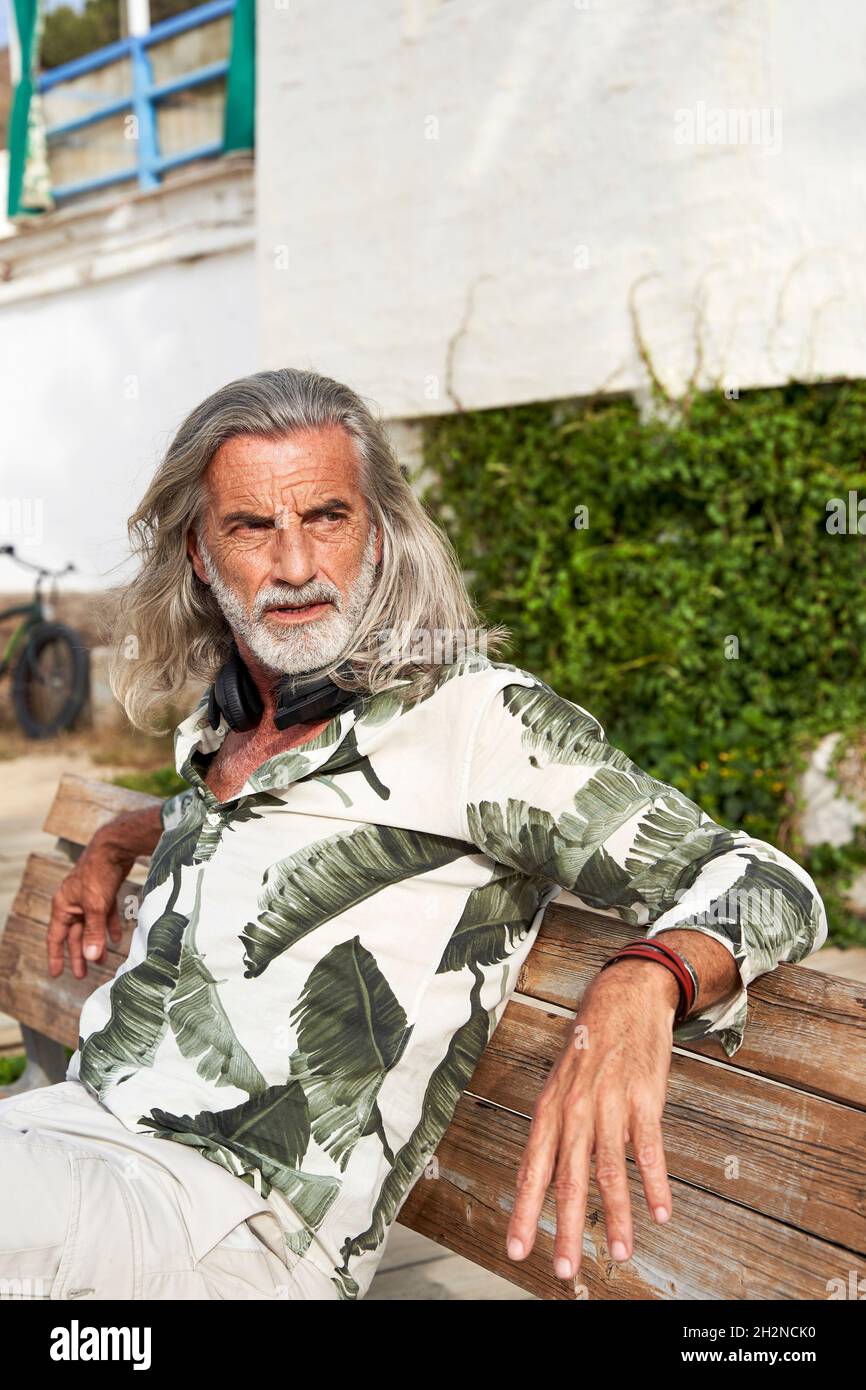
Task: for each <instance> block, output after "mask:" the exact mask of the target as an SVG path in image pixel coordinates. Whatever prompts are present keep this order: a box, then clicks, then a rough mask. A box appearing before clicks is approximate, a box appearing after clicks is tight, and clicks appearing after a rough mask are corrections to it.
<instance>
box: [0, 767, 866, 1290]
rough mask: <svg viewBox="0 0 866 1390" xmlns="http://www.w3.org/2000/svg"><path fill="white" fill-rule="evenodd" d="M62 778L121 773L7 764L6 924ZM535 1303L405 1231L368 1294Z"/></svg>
mask: <svg viewBox="0 0 866 1390" xmlns="http://www.w3.org/2000/svg"><path fill="white" fill-rule="evenodd" d="M63 772H75V773H77V774H78V775H79V776H82V777H97V778H100V779H103V780H108V779H109V778H110V777H112V776H113V775H114V769H112V768H109V767H106V766H105V765H99V766H97V765H95V764H94V763H93V762H91V760H90V759H89V758H88V757H87V756H86V754H83V753H80V754H71V753H69V752H64V753H63V754H61V755H58V754H53V753H51V752H50V751H49V750H45V751H44V752H38V753H33V754H28V755H26V756H24V757H18V758H13V759H10V760H8V761H5V762H2V763H0V776H2V780H3V788H4V796H3V803H2V805H3V809H2V811H0V832H2V833H0V923H2V922H4V921H5V920H6V915H7V913H8V911H9V907H10V905H11V902H12V898H13V896H14V894H15V892H16V890H17V887H18V884H19V882H20V879H21V873H22V869H23V866H24V861H25V859H26V857H27V855H28V854H29V853H31V852H32V851H33V850H37V849H40V848H42V849H45V850H49V851H50V850H51V849H52V847H53V843H54V842H53V840H52V839H51V838H50V837H49V836H47V835H45V834H43V832H42V822H43V820H44V819H45V815H46V813H47V811H48V808H49V806H50V804H51V800H52V797H53V795H54V790H55V787H56V786H57V782H58V780H59V778H60V776H61V773H63ZM804 964H806V965H808V966H810V967H811V968H812V969H816V970H823V971H825V972H828V973H830V974H836V975H843V976H847V977H848V978H851V979H857V980H864V981H866V950H861V949H852V950H846V951H842V950H838V949H836V948H833V947H830V948H826V949H825V950H823V951H819V952H818V953H817V954H816V955H814V956H810V957H809V959H808V960H807V961H805V962H804ZM19 1042H20V1033H19V1032H18V1028H17V1025H16V1024H15V1022H14V1020H12V1019H10V1018H7V1017H6V1016H5V1015H3V1014H0V1050H8V1049H9V1048H10V1047H13V1048H16V1050H17V1047H16V1045H17V1044H18V1043H19ZM532 1297H533V1296H532V1295H531V1294H526V1293H524V1292H523V1291H522V1290H520V1289H516V1288H514V1286H513V1285H511V1284H509V1283H508V1282H507V1281H506V1280H504V1279H499V1278H497V1277H496V1276H495V1275H492V1274H488V1273H487V1272H486V1271H485V1270H483V1269H480V1268H479V1267H478V1266H477V1265H474V1264H472V1263H471V1262H470V1261H469V1260H464V1259H462V1258H461V1257H460V1256H459V1255H451V1254H449V1253H448V1251H447V1250H444V1249H443V1248H442V1246H440V1245H436V1244H435V1243H434V1242H433V1241H430V1240H427V1239H426V1238H425V1237H424V1236H419V1235H416V1234H415V1233H414V1232H413V1231H408V1230H406V1229H405V1228H404V1227H402V1226H400V1225H397V1226H395V1227H394V1228H393V1230H392V1232H391V1237H390V1239H389V1242H388V1249H387V1251H386V1253H385V1256H384V1257H383V1260H382V1264H381V1266H380V1268H379V1272H378V1274H377V1275H376V1278H375V1279H374V1280H373V1284H372V1286H371V1288H370V1291H369V1293H368V1294H367V1298H368V1299H373V1300H376V1299H381V1300H401V1299H404V1300H414V1301H418V1300H437V1299H438V1300H463V1301H467V1300H469V1301H473V1302H477V1301H484V1302H487V1301H494V1300H499V1299H507V1300H514V1301H519V1300H525V1299H532Z"/></svg>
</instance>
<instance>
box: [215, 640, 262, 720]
mask: <svg viewBox="0 0 866 1390" xmlns="http://www.w3.org/2000/svg"><path fill="white" fill-rule="evenodd" d="M214 696H215V699H216V703H217V704H218V706H219V708H220V710H221V711H222V713H223V714H224V715H225V719H226V723H227V724H228V726H229V728H230V729H238V730H239V731H240V732H241V733H243V732H245V731H246V730H247V729H253V728H255V726H256V725H257V724H258V723H259V721H260V719H261V717H262V708H263V706H262V698H261V696H260V695H259V692H258V689H257V688H256V683H255V681H254V680H253V678H252V676H251V675H250V673H249V671H248V670H247V668H246V666H245V665H244V663H243V661H242V660H241V657H240V653H239V652H233V653H232V655H231V656H230V657H229V659H228V661H227V662H226V663H225V665H224V666H223V667H222V669H221V670H220V672H219V674H218V675H217V678H216V680H215V682H214Z"/></svg>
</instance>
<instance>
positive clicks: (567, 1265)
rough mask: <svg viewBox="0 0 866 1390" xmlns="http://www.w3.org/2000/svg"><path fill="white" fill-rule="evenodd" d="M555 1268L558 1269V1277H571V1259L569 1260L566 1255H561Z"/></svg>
mask: <svg viewBox="0 0 866 1390" xmlns="http://www.w3.org/2000/svg"><path fill="white" fill-rule="evenodd" d="M553 1268H554V1269H555V1270H556V1277H557V1279H570V1278H571V1260H567V1259H566V1258H565V1256H564V1255H560V1256H559V1257H558V1258H557V1260H556V1263H555V1264H554V1266H553Z"/></svg>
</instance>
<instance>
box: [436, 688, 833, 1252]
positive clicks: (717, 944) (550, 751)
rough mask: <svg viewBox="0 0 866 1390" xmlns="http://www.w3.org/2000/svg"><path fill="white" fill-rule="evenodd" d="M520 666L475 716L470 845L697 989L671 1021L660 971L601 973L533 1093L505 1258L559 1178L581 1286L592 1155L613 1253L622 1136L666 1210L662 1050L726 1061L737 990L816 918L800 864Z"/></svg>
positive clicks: (669, 989)
mask: <svg viewBox="0 0 866 1390" xmlns="http://www.w3.org/2000/svg"><path fill="white" fill-rule="evenodd" d="M517 674H518V676H520V675H522V677H523V679H524V681H525V682H526V683H521V682H520V681H519V680H516V681H515V683H514V684H513V685H510V686H508V687H506V688H505V689H502V690H500V691H498V692H496V693H495V695H494V696H493V698H492V699H491V700H489V701H488V702H487V703H486V705H485V706H484V707H483V708H482V709H481V710H480V711H479V717H478V722H477V725H476V729H475V733H474V737H473V740H472V744H471V747H470V750H469V755H468V758H467V763H466V769H465V773H464V779H463V784H462V786H461V791H460V797H461V800H462V803H463V806H464V807H465V815H464V829H465V832H466V834H467V838H469V839H470V840H471V841H472V842H473V843H475V844H477V845H478V846H479V848H480V849H482V850H484V852H485V853H487V854H489V855H491V856H492V857H493V858H494V859H497V860H498V861H500V862H502V863H505V864H509V865H511V866H512V867H515V868H519V869H521V870H523V871H524V872H525V873H527V874H531V875H537V876H539V877H540V878H541V879H545V878H546V879H548V880H552V881H553V882H554V883H558V884H560V885H561V886H562V887H564V888H567V889H569V890H570V891H572V892H573V893H575V894H576V895H577V896H578V897H579V898H581V900H582V901H584V902H586V903H587V905H588V906H590V907H595V908H600V909H604V910H613V911H615V912H616V913H617V914H618V915H619V916H620V917H621V918H623V919H624V920H626V921H628V922H630V923H631V924H633V925H634V926H635V927H641V928H646V927H649V930H648V931H646V935H648V936H656V935H661V934H662V933H664V940H665V942H666V944H668V945H669V946H670V947H671V948H672V949H674V950H681V951H682V952H683V954H684V955H686V956H687V957H688V959H689V961H690V963H691V964H692V966H693V967H694V969H695V973H696V975H697V978H698V985H699V992H698V995H697V996H696V999H695V1002H694V1004H693V1006H692V1010H691V1011H690V1014H689V1016H688V1018H687V1019H686V1020H685V1021H684V1022H682V1023H680V1024H679V1025H678V1027H677V1029H676V1031H674V1028H673V1020H674V1015H675V1012H676V1007H677V1003H678V1000H679V989H678V986H677V983H676V980H675V979H674V978H673V977H672V975H671V974H670V972H669V971H667V970H666V969H664V968H663V967H662V966H660V965H659V964H658V963H656V962H654V961H648V960H640V959H632V960H623V961H619V962H618V963H617V964H616V965H614V966H612V967H611V969H609V970H604V971H601V972H599V974H598V975H597V976H596V977H595V979H594V980H593V981H591V983H590V985H589V987H588V988H587V989H586V990H585V992H584V994H583V996H582V998H581V1000H580V1002H579V1006H578V1009H577V1014H576V1018H575V1023H574V1028H573V1030H570V1033H569V1037H568V1041H567V1044H566V1046H565V1048H564V1049H563V1052H562V1054H561V1055H560V1057H559V1058H558V1059H557V1061H556V1063H555V1065H554V1066H553V1068H552V1069H551V1072H550V1073H549V1075H548V1077H547V1079H546V1081H545V1084H544V1087H543V1088H542V1091H541V1093H540V1095H539V1097H538V1100H537V1102H536V1106H535V1110H534V1112H533V1118H532V1125H531V1127H530V1133H529V1138H528V1141H527V1144H526V1148H525V1151H524V1154H523V1157H522V1160H521V1165H520V1169H519V1172H518V1177H517V1191H516V1196H515V1202H514V1209H513V1211H512V1216H511V1220H510V1222H509V1226H508V1254H509V1256H510V1258H512V1259H523V1258H525V1256H526V1255H528V1254H529V1252H530V1251H531V1249H532V1246H533V1244H534V1241H535V1236H536V1231H537V1226H538V1219H539V1216H540V1214H541V1208H542V1204H543V1202H544V1198H545V1194H546V1192H547V1189H548V1187H549V1186H550V1185H551V1184H553V1186H554V1189H555V1194H556V1208H557V1216H556V1237H555V1242H554V1268H555V1271H556V1273H557V1274H558V1275H559V1277H561V1278H568V1279H575V1278H576V1277H577V1275H578V1272H579V1268H580V1258H581V1251H582V1243H583V1229H584V1223H585V1213H586V1201H587V1195H588V1189H589V1170H590V1160H591V1158H593V1157H594V1162H595V1177H596V1183H597V1186H598V1188H599V1191H600V1193H601V1196H602V1200H603V1203H604V1210H605V1225H606V1230H607V1238H608V1248H609V1250H610V1253H611V1256H612V1258H613V1259H615V1260H625V1259H628V1258H629V1257H630V1256H631V1254H632V1249H633V1230H632V1219H631V1206H630V1201H629V1195H628V1181H627V1167H626V1155H625V1150H626V1145H627V1144H629V1143H631V1145H632V1150H633V1154H634V1159H635V1162H636V1164H637V1167H638V1169H639V1172H640V1176H641V1181H642V1184H643V1189H644V1195H645V1198H646V1202H647V1205H648V1207H649V1210H650V1212H651V1213H652V1216H653V1219H654V1220H655V1221H657V1222H663V1221H667V1220H668V1219H669V1218H670V1215H671V1212H672V1205H673V1203H672V1195H671V1190H670V1184H669V1182H668V1177H667V1165H666V1161H665V1154H664V1145H663V1140H662V1130H661V1117H662V1112H663V1110H664V1104H665V1096H666V1091H667V1081H668V1074H669V1071H670V1063H671V1049H672V1043H673V1042H674V1041H675V1040H676V1039H677V1038H682V1039H683V1040H685V1038H699V1037H708V1036H716V1037H717V1038H718V1040H719V1041H720V1042H721V1044H722V1046H723V1047H724V1048H725V1051H726V1052H727V1053H728V1055H729V1056H730V1055H732V1054H733V1053H734V1052H735V1051H736V1050H737V1048H738V1047H739V1046H740V1044H741V1042H742V1037H743V1029H744V1027H745V1017H746V985H747V984H748V982H749V981H750V980H751V979H753V978H755V976H757V975H759V974H762V973H764V972H765V971H767V970H770V969H772V968H773V967H774V966H775V965H776V964H777V963H778V962H779V961H780V960H801V959H802V958H803V956H805V955H807V954H808V953H809V952H810V951H812V950H815V949H817V947H818V946H820V945H821V944H822V942H823V941H824V939H825V938H826V934H827V924H826V916H825V914H824V908H823V904H822V903H821V899H820V897H819V895H818V892H817V889H816V888H815V885H814V883H813V882H812V880H811V878H810V877H809V876H808V874H806V873H805V871H804V870H803V869H802V868H801V867H800V866H799V865H797V864H795V863H794V862H793V861H792V860H790V859H788V858H787V856H785V855H783V854H781V853H780V852H779V851H778V850H775V849H774V848H773V847H772V846H770V845H767V844H765V843H763V842H762V841H759V840H755V839H752V838H751V837H750V836H748V835H746V834H744V833H743V832H735V831H729V830H726V829H725V828H724V827H722V826H719V825H717V824H716V823H715V822H713V821H712V820H711V819H710V817H709V816H707V815H706V813H705V812H703V811H702V810H701V809H700V807H699V806H697V805H696V804H695V803H694V802H692V801H690V800H689V799H688V798H687V797H685V796H683V794H682V793H680V792H679V791H677V790H676V789H675V788H673V787H670V786H667V785H666V784H664V783H662V782H658V781H656V780H655V779H654V778H652V777H650V776H649V775H648V774H647V773H645V772H643V771H642V770H641V769H640V768H639V767H637V766H636V764H634V763H633V762H632V761H631V760H630V759H629V758H628V757H627V756H626V755H625V754H624V753H623V752H621V751H620V750H619V749H616V748H613V747H612V746H611V745H610V744H609V743H608V742H607V741H606V740H605V737H604V733H603V731H602V729H601V726H600V725H599V724H598V721H597V720H595V719H594V718H593V717H592V715H590V714H588V713H587V711H585V710H582V709H580V707H579V706H576V705H574V704H572V703H571V702H569V701H567V700H564V699H562V698H561V697H560V696H558V695H556V693H555V692H554V691H552V690H551V689H550V688H549V687H548V686H545V685H544V684H543V682H536V683H535V684H529V682H530V681H531V680H532V678H531V677H530V676H529V675H528V673H525V672H523V673H517ZM635 935H637V933H635Z"/></svg>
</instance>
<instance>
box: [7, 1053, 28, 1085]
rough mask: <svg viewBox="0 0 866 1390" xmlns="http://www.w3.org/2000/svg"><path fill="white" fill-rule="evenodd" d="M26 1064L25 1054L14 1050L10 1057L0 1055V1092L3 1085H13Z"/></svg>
mask: <svg viewBox="0 0 866 1390" xmlns="http://www.w3.org/2000/svg"><path fill="white" fill-rule="evenodd" d="M26 1065H27V1056H26V1054H25V1053H23V1052H16V1053H15V1055H14V1056H12V1057H0V1092H2V1090H3V1087H4V1086H14V1084H15V1082H16V1081H17V1080H18V1078H19V1077H20V1075H21V1073H22V1072H23V1070H24V1068H25V1067H26Z"/></svg>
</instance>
